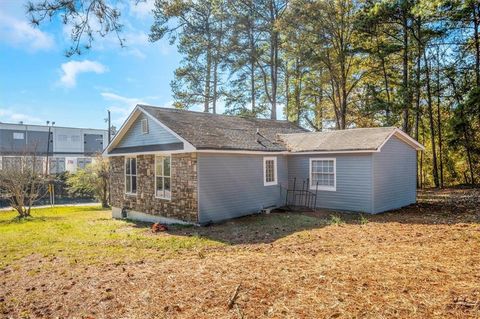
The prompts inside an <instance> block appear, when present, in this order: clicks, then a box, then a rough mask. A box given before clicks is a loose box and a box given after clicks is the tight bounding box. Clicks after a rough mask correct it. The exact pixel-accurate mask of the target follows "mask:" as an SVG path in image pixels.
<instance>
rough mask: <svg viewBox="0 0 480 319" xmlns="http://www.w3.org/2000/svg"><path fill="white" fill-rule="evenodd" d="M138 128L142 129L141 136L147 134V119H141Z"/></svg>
mask: <svg viewBox="0 0 480 319" xmlns="http://www.w3.org/2000/svg"><path fill="white" fill-rule="evenodd" d="M140 126H141V129H142V134H143V135H145V134H148V132H149V127H148V119H142V120H141V121H140Z"/></svg>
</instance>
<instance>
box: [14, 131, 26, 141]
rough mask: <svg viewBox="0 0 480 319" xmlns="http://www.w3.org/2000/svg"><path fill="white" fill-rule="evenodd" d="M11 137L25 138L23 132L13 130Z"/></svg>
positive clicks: (15, 138)
mask: <svg viewBox="0 0 480 319" xmlns="http://www.w3.org/2000/svg"><path fill="white" fill-rule="evenodd" d="M13 139H14V140H24V139H25V133H22V132H13Z"/></svg>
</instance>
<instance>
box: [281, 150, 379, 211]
mask: <svg viewBox="0 0 480 319" xmlns="http://www.w3.org/2000/svg"><path fill="white" fill-rule="evenodd" d="M310 158H336V190H335V191H325V190H319V191H318V193H317V194H318V197H317V203H316V206H317V207H318V208H327V209H334V210H344V211H356V212H365V213H371V212H373V207H372V197H373V194H372V191H373V187H372V155H370V154H353V153H352V154H329V155H324V156H323V155H291V156H289V157H288V181H289V188H290V189H291V188H292V187H293V181H294V179H295V178H296V188H298V187H300V188H301V187H302V182H303V181H306V180H307V178H309V174H310V173H309V171H310Z"/></svg>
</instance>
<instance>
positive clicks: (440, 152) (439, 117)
mask: <svg viewBox="0 0 480 319" xmlns="http://www.w3.org/2000/svg"><path fill="white" fill-rule="evenodd" d="M440 94H441V87H440V48H439V47H438V46H437V131H438V160H439V163H440V187H441V188H443V149H442V148H443V140H442V114H441V113H442V112H441V105H440V102H441V98H440Z"/></svg>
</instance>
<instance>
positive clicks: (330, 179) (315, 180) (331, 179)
mask: <svg viewBox="0 0 480 319" xmlns="http://www.w3.org/2000/svg"><path fill="white" fill-rule="evenodd" d="M336 179H337V177H336V159H335V158H311V159H310V188H311V189H314V190H315V189H317V190H324V191H335V190H336V189H337V181H336Z"/></svg>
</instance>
